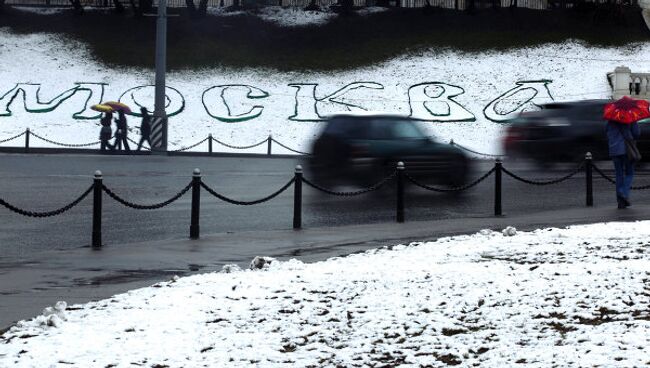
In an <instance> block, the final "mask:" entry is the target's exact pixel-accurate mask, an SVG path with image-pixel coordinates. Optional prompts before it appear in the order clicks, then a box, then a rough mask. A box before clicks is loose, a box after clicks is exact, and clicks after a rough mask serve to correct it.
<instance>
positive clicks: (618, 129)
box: [606, 120, 641, 209]
mask: <svg viewBox="0 0 650 368" xmlns="http://www.w3.org/2000/svg"><path fill="white" fill-rule="evenodd" d="M606 131H607V142H608V144H609V157H611V159H612V161H613V162H614V169H615V171H616V202H617V203H618V208H621V209H622V208H626V207H629V206H630V189H631V188H632V180H633V179H634V165H635V164H636V161H635V159H634V157H632V156H631V155H628V149H627V148H626V146H627V145H629V144H633V142H634V141H635V140H636V139H639V137H640V135H641V131H640V129H639V124H637V123H636V122H634V123H632V124H621V123H618V122H615V121H611V120H610V121H608V122H607V125H606ZM626 141H627V142H626Z"/></svg>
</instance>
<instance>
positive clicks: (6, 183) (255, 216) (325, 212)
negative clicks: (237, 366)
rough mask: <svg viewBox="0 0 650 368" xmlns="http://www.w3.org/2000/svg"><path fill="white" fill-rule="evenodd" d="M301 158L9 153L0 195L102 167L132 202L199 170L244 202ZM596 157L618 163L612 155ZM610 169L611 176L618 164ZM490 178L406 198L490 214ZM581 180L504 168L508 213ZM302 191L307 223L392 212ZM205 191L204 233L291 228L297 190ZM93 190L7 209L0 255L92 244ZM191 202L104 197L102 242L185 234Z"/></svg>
mask: <svg viewBox="0 0 650 368" xmlns="http://www.w3.org/2000/svg"><path fill="white" fill-rule="evenodd" d="M300 163H301V161H300V159H299V158H296V159H290V158H251V157H249V158H235V157H178V156H177V157H167V156H94V155H87V156H78V155H22V154H2V155H0V198H2V199H3V200H5V201H7V202H9V203H11V204H13V205H15V206H17V207H20V208H24V209H28V210H32V211H47V210H52V209H56V208H59V207H61V206H64V205H66V204H67V203H69V202H71V201H72V200H74V199H75V198H76V197H77V196H78V195H79V194H81V193H82V192H84V191H85V190H86V189H87V188H88V187H89V186H90V185H91V184H92V174H93V173H94V172H95V170H101V171H102V172H103V174H104V184H105V185H106V186H108V187H109V188H111V189H112V190H113V191H114V192H116V193H117V194H119V195H120V196H122V197H124V198H125V199H127V200H130V201H132V202H136V203H140V204H152V203H158V202H161V201H164V200H166V199H168V198H170V197H172V196H173V195H174V194H176V193H177V192H178V191H179V190H180V189H181V188H183V187H184V186H185V185H186V184H188V183H189V182H190V180H191V175H192V170H193V169H194V168H200V169H201V171H202V173H203V180H204V182H205V183H207V184H208V185H209V186H211V187H212V188H213V189H215V190H216V191H217V192H219V193H221V194H223V195H226V196H228V197H231V198H234V199H238V200H253V199H258V198H261V197H264V196H266V195H268V194H270V193H272V192H274V191H275V190H277V189H278V188H280V187H281V186H282V185H283V184H285V183H286V182H287V181H288V180H290V179H291V177H292V176H293V170H294V167H295V165H296V164H300ZM492 165H493V163H492V162H491V161H477V162H476V169H475V175H474V177H478V176H480V175H481V174H482V173H484V172H486V171H487V170H489V169H490V168H491V167H492ZM599 165H600V166H601V167H604V168H607V169H610V167H611V164H609V163H608V162H603V163H599ZM504 166H505V167H507V168H509V169H510V170H511V171H514V172H516V173H517V174H519V175H521V176H524V177H528V178H534V179H540V180H541V179H552V178H556V177H560V176H563V175H564V174H566V172H567V171H569V170H570V167H569V166H564V167H558V168H556V169H554V170H553V171H542V170H540V169H538V168H536V167H529V166H527V165H525V164H524V163H522V162H508V161H507V160H506V161H505V163H504ZM646 170H647V169H646ZM608 172H609V173H610V175H611V170H608ZM306 176H308V173H307V174H306ZM594 177H595V178H597V175H595V176H594ZM493 183H494V177H493V176H492V177H490V178H489V179H488V180H487V181H485V182H484V183H481V184H480V185H478V186H477V187H475V188H473V189H470V190H469V191H467V192H466V193H464V194H463V195H460V196H458V195H449V194H441V193H431V192H426V191H423V190H419V189H416V188H411V189H410V190H409V191H408V193H407V197H406V219H407V221H408V220H435V219H449V218H467V217H489V216H491V215H492V213H493V197H494V184H493ZM647 183H650V175H646V174H645V172H640V173H639V175H638V177H637V180H636V182H635V184H636V185H642V184H647ZM584 188H585V180H584V176H583V175H582V174H578V175H577V176H575V177H574V178H571V179H569V180H567V181H565V182H563V183H561V184H557V185H551V186H532V185H527V184H523V183H519V182H515V181H514V180H512V179H510V178H508V177H506V176H505V175H504V189H503V197H504V199H503V211H504V213H505V214H507V215H508V216H516V215H517V214H525V213H530V212H537V211H543V210H554V209H564V208H571V207H576V206H584V202H585V192H584ZM339 189H351V188H339ZM303 191H304V199H303V227H308V228H311V227H321V226H333V225H344V224H368V223H381V222H388V221H394V218H395V210H394V208H395V199H394V195H393V194H392V192H386V191H385V192H383V193H379V194H376V193H370V194H366V195H363V196H360V197H333V196H328V195H323V194H320V193H317V192H315V191H314V190H313V189H310V188H307V187H304V189H303ZM594 191H595V192H594V197H595V201H596V203H600V204H602V203H606V202H612V205H614V203H613V202H614V201H613V197H614V194H613V193H614V189H613V186H612V185H611V184H609V183H607V182H605V181H604V180H602V179H597V180H595V185H594ZM201 196H202V201H201V233H202V234H209V233H217V232H227V231H245V230H272V229H289V228H291V226H292V214H293V190H292V189H291V188H290V190H288V191H286V192H285V193H283V194H281V195H280V196H279V197H277V198H275V199H273V200H271V201H270V202H267V203H264V204H259V205H255V206H237V205H233V204H229V203H225V202H222V201H219V200H217V199H215V198H213V197H211V196H210V195H209V194H208V193H207V192H205V191H202V194H201ZM91 197H92V196H89V197H88V198H86V199H85V200H84V201H83V202H81V203H80V204H79V205H78V206H77V207H75V208H73V209H72V210H70V211H69V212H66V213H65V214H62V215H59V216H56V217H50V218H28V217H24V216H21V215H18V214H15V213H12V212H10V211H9V210H8V209H6V208H4V207H0V245H1V250H0V252H1V253H0V260H1V261H2V262H9V261H12V260H15V259H16V258H18V257H21V258H22V257H29V256H30V255H34V254H37V253H39V252H41V251H43V250H54V249H70V248H77V247H83V246H88V245H89V244H90V241H91V229H92V218H91V215H92V199H91ZM190 200H191V195H190V194H189V193H188V194H186V195H185V196H183V197H182V198H181V199H180V200H179V201H177V202H175V203H173V204H171V205H169V206H167V207H165V208H163V209H158V210H153V211H142V210H134V209H130V208H126V207H123V206H122V205H121V204H119V203H117V202H115V201H113V200H112V199H110V198H109V197H108V196H106V195H104V210H103V241H104V243H105V244H126V243H132V242H141V241H147V240H162V239H180V238H186V237H188V235H189V222H190ZM633 201H639V202H643V203H649V201H650V190H647V191H639V192H635V193H634V197H633Z"/></svg>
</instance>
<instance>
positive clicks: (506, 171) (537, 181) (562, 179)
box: [502, 161, 585, 186]
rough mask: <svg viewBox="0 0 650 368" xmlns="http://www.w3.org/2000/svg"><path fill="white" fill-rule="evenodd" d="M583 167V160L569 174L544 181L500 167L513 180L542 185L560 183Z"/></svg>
mask: <svg viewBox="0 0 650 368" xmlns="http://www.w3.org/2000/svg"><path fill="white" fill-rule="evenodd" d="M584 167H585V163H584V161H583V162H581V163H580V165H578V167H576V169H575V170H573V171H572V172H570V173H569V174H567V175H565V176H563V177H561V178H557V179H552V180H546V181H540V180H531V179H526V178H523V177H521V176H519V175H517V174H515V173H513V172H512V171H510V170H508V169H506V168H505V167H504V168H502V170H503V172H504V173H505V174H506V175H508V176H510V177H511V178H513V179H515V180H518V181H520V182H523V183H526V184H531V185H539V186H542V185H552V184H558V183H561V182H563V181H565V180H568V179H570V178H572V177H573V176H575V175H576V174H577V173H579V172H580V171H583V169H584Z"/></svg>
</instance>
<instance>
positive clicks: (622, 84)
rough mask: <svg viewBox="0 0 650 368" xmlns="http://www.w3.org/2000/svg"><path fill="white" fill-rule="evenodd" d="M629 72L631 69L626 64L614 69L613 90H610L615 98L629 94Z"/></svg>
mask: <svg viewBox="0 0 650 368" xmlns="http://www.w3.org/2000/svg"><path fill="white" fill-rule="evenodd" d="M630 74H632V71H631V70H630V68H628V67H626V66H617V67H616V69H614V83H613V84H614V90H613V91H612V92H613V93H612V97H613V98H614V99H616V100H617V99H619V98H621V97H623V96H626V95H629V94H630V81H631V79H630Z"/></svg>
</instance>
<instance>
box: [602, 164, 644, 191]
mask: <svg viewBox="0 0 650 368" xmlns="http://www.w3.org/2000/svg"><path fill="white" fill-rule="evenodd" d="M592 167H593V168H594V170H596V172H597V173H598V175H600V176H602V177H603V179H605V180H607V181H608V182H610V183H612V184H616V180H615V179H612V178H611V177H609V175H607V174H605V173H604V172H603V171H602V170H601V169H600V168H599V167H598V166H596V165H593V164H592ZM631 189H633V190H646V189H650V184H648V185H640V186H633V187H632V188H631Z"/></svg>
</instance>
